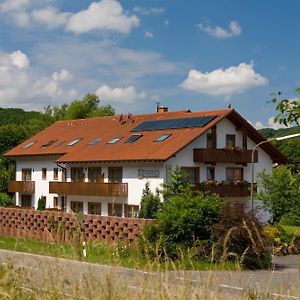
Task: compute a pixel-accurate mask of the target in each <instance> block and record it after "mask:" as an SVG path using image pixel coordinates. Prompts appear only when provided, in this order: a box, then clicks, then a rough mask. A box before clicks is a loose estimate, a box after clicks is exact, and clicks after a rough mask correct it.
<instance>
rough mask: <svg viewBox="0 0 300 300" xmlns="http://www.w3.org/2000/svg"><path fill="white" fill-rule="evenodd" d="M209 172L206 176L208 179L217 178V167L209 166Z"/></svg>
mask: <svg viewBox="0 0 300 300" xmlns="http://www.w3.org/2000/svg"><path fill="white" fill-rule="evenodd" d="M206 170H207V172H206V173H207V174H206V178H207V180H215V168H214V167H207V169H206Z"/></svg>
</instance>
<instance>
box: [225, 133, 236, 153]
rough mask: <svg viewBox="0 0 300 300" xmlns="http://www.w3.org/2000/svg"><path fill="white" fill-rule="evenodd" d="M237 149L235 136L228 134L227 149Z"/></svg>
mask: <svg viewBox="0 0 300 300" xmlns="http://www.w3.org/2000/svg"><path fill="white" fill-rule="evenodd" d="M234 147H235V135H234V134H226V148H230V149H232V148H234Z"/></svg>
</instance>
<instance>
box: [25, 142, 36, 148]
mask: <svg viewBox="0 0 300 300" xmlns="http://www.w3.org/2000/svg"><path fill="white" fill-rule="evenodd" d="M35 143H36V141H33V142H30V143H28V144H26V145H25V146H23V147H22V149H28V148H29V147H31V146H32V145H33V144H35Z"/></svg>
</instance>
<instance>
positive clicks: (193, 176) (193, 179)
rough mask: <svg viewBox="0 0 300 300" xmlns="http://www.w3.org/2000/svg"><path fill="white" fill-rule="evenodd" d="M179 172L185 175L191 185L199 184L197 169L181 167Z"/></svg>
mask: <svg viewBox="0 0 300 300" xmlns="http://www.w3.org/2000/svg"><path fill="white" fill-rule="evenodd" d="M181 170H182V171H183V172H184V173H185V174H186V175H187V176H186V179H187V180H188V181H189V182H190V183H192V184H196V183H199V168H198V167H196V168H193V167H182V168H181Z"/></svg>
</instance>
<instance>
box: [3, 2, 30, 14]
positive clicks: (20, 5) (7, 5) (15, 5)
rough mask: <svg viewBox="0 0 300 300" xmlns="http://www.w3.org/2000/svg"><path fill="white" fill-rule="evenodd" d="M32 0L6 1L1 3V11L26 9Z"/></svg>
mask: <svg viewBox="0 0 300 300" xmlns="http://www.w3.org/2000/svg"><path fill="white" fill-rule="evenodd" d="M30 3H31V0H4V1H3V2H2V3H0V11H2V12H11V11H18V10H20V9H24V8H26V7H27V6H28V5H29V4H30Z"/></svg>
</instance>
